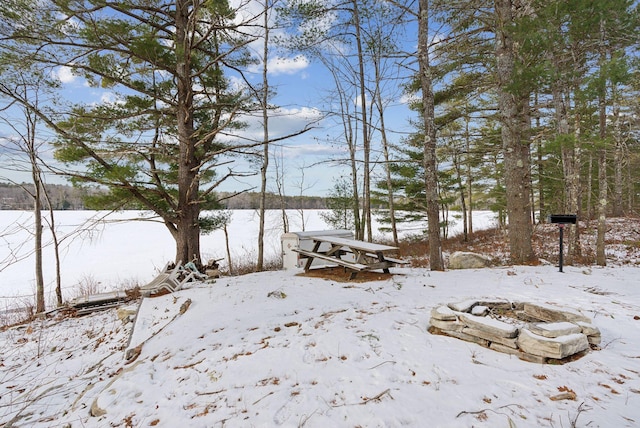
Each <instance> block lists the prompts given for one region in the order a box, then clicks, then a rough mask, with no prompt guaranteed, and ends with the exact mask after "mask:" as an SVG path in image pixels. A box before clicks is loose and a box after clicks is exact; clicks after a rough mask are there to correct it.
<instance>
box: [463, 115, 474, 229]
mask: <svg viewBox="0 0 640 428" xmlns="http://www.w3.org/2000/svg"><path fill="white" fill-rule="evenodd" d="M464 122H465V131H464V133H465V137H464V140H465V149H466V152H467V156H466V164H467V172H466V173H467V179H466V186H467V201H468V204H467V206H468V207H469V215H465V221H466V222H467V232H468V233H469V234H470V235H471V234H473V188H472V186H473V175H472V171H471V170H472V168H471V158H472V157H471V141H470V140H471V135H470V133H469V117H468V116H466V115H465V121H464Z"/></svg>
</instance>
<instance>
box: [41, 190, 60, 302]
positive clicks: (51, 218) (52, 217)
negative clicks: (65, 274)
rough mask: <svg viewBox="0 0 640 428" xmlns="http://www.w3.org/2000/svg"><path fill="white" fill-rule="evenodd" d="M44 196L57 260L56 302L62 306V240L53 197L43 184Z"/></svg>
mask: <svg viewBox="0 0 640 428" xmlns="http://www.w3.org/2000/svg"><path fill="white" fill-rule="evenodd" d="M43 189H44V196H45V198H46V200H47V207H48V209H49V231H50V232H51V237H52V238H53V254H54V258H55V260H56V304H57V305H58V307H60V306H62V274H61V272H60V266H61V262H60V241H59V240H58V232H57V231H56V222H55V215H54V211H53V205H52V204H51V198H50V197H49V193H48V192H47V190H46V188H45V187H44V186H43Z"/></svg>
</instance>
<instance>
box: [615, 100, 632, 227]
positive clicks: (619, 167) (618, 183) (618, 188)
mask: <svg viewBox="0 0 640 428" xmlns="http://www.w3.org/2000/svg"><path fill="white" fill-rule="evenodd" d="M613 98H614V99H617V97H616V96H614V97H613ZM620 121H621V120H620V106H619V105H618V103H617V102H616V105H615V106H614V108H613V126H614V132H613V141H614V144H615V145H614V150H613V183H614V187H613V195H614V197H613V216H614V217H621V216H623V215H624V204H623V202H622V201H623V197H622V195H623V192H624V190H623V187H624V184H623V179H622V176H623V173H622V172H623V170H624V165H625V163H627V162H628V161H629V160H628V159H626V160H625V156H624V151H625V150H624V142H623V139H622V131H621V123H620Z"/></svg>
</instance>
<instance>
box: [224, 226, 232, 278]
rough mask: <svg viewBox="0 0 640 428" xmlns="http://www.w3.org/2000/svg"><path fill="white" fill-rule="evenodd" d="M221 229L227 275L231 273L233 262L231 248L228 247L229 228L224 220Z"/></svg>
mask: <svg viewBox="0 0 640 428" xmlns="http://www.w3.org/2000/svg"><path fill="white" fill-rule="evenodd" d="M222 230H223V231H224V245H225V248H226V250H227V264H228V265H229V275H233V263H231V248H229V228H228V227H227V223H226V222H225V224H224V226H223V228H222Z"/></svg>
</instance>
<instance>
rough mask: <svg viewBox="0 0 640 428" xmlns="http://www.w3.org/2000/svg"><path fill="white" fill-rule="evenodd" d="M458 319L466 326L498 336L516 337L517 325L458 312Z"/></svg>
mask: <svg viewBox="0 0 640 428" xmlns="http://www.w3.org/2000/svg"><path fill="white" fill-rule="evenodd" d="M460 321H461V322H462V323H463V324H465V325H466V326H467V327H471V328H474V329H478V330H483V331H486V332H487V333H489V334H492V335H494V336H498V337H509V338H511V337H516V336H517V335H518V327H516V326H515V325H512V324H507V323H506V322H503V321H499V320H496V319H493V318H486V317H477V316H474V315H471V314H460Z"/></svg>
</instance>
